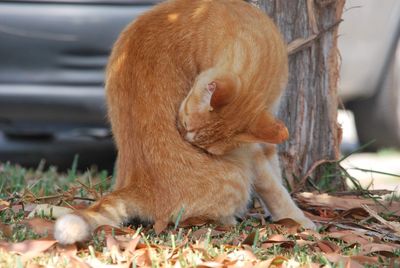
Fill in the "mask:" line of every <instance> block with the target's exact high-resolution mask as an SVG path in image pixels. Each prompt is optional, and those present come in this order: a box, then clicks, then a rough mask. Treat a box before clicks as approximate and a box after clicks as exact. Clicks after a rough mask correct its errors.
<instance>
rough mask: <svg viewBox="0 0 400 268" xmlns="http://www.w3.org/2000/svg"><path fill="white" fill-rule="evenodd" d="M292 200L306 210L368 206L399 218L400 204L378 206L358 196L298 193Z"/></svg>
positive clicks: (388, 203)
mask: <svg viewBox="0 0 400 268" xmlns="http://www.w3.org/2000/svg"><path fill="white" fill-rule="evenodd" d="M294 198H295V199H296V200H297V201H298V202H299V203H300V204H301V206H302V207H307V208H308V209H310V208H313V209H316V208H325V209H330V210H349V209H352V208H359V207H362V206H363V205H368V206H369V207H371V208H373V209H374V210H375V211H377V212H378V213H380V212H392V213H393V214H394V215H396V216H400V202H384V201H381V202H380V204H377V203H376V202H375V201H374V200H372V199H366V198H363V197H360V196H354V195H348V196H332V195H329V194H315V193H299V194H295V196H294Z"/></svg>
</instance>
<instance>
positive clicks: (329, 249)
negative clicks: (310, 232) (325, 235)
mask: <svg viewBox="0 0 400 268" xmlns="http://www.w3.org/2000/svg"><path fill="white" fill-rule="evenodd" d="M316 244H317V246H318V247H319V248H320V249H321V251H322V252H324V253H338V252H340V247H339V246H338V245H336V244H335V243H333V242H331V241H327V240H320V241H317V243H316Z"/></svg>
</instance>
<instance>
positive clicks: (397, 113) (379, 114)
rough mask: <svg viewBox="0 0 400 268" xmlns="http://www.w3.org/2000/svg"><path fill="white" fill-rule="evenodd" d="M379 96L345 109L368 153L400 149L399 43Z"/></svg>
mask: <svg viewBox="0 0 400 268" xmlns="http://www.w3.org/2000/svg"><path fill="white" fill-rule="evenodd" d="M379 85H380V86H379V89H378V90H376V93H375V94H374V95H373V96H371V97H370V98H367V99H362V100H355V101H351V102H349V103H348V104H347V105H346V108H348V109H350V110H352V111H353V113H354V117H355V122H356V128H357V133H358V138H359V141H360V144H361V145H363V144H366V143H369V142H371V141H373V140H375V142H373V143H372V144H371V145H370V146H368V148H366V149H367V150H368V149H369V150H379V149H382V148H400V42H399V43H398V45H397V49H394V52H393V53H392V55H391V57H390V64H389V65H388V68H387V69H386V70H385V71H384V72H383V75H382V80H381V83H379Z"/></svg>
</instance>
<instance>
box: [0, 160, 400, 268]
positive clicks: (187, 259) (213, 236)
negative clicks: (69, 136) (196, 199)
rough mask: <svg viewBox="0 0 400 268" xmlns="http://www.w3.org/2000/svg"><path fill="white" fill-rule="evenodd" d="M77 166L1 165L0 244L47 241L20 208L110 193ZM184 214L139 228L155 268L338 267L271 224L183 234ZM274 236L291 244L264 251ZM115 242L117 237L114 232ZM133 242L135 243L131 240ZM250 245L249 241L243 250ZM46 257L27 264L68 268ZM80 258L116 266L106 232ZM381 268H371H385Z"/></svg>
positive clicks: (10, 262)
mask: <svg viewBox="0 0 400 268" xmlns="http://www.w3.org/2000/svg"><path fill="white" fill-rule="evenodd" d="M77 161H78V157H76V158H75V159H74V161H73V163H72V165H71V168H70V169H69V171H68V172H67V173H66V174H62V173H58V172H57V169H56V168H55V167H50V168H49V169H47V170H44V168H43V167H44V165H43V164H40V165H39V166H38V168H36V169H26V168H23V167H20V166H18V165H10V164H7V163H6V164H3V165H1V164H0V190H1V191H0V198H1V199H2V200H5V201H7V202H9V203H11V204H12V206H13V208H14V209H3V210H0V223H3V224H7V225H8V226H11V227H12V228H11V234H8V235H7V236H6V235H5V234H4V233H2V232H1V231H0V240H5V241H9V242H21V241H24V240H34V239H38V238H41V237H43V236H45V235H38V234H36V233H34V232H33V231H32V230H30V229H29V228H27V227H26V225H24V224H21V222H22V221H23V220H24V219H25V218H26V214H24V212H23V210H19V209H18V206H22V205H23V204H27V203H52V204H55V205H65V204H67V203H68V204H69V205H76V204H78V203H80V202H83V201H84V202H86V201H90V200H91V199H95V197H94V196H93V195H94V193H93V191H94V192H96V193H97V194H98V195H99V196H101V195H102V194H103V193H105V192H107V191H109V190H110V186H111V183H112V178H111V177H110V176H109V174H108V173H107V172H106V171H100V172H98V171H96V170H87V171H85V172H79V171H78V170H77ZM330 172H338V170H337V168H335V167H334V166H333V165H332V169H327V172H326V177H324V178H323V180H322V182H321V184H318V185H316V186H317V187H321V188H326V187H325V185H324V180H326V181H327V182H328V180H330V179H331V178H333V175H336V174H333V175H332V174H330ZM343 172H344V171H343ZM363 193H364V192H363ZM397 198H398V197H397V196H396V197H393V202H395V201H396V200H397ZM183 213H184V209H183V208H182V210H181V212H179V215H177V217H176V222H175V225H174V226H171V227H170V229H168V231H167V232H163V233H161V234H160V235H156V233H155V231H154V230H153V229H152V228H149V227H146V228H145V227H143V228H142V227H139V228H138V229H137V230H136V234H135V235H138V234H140V236H141V240H140V243H142V245H144V246H145V247H148V248H151V249H152V250H151V251H149V257H150V258H151V259H152V260H153V263H156V265H155V266H154V267H157V265H159V266H163V265H164V266H168V265H169V264H168V265H167V263H168V258H170V256H172V255H174V256H175V255H176V256H177V262H179V263H180V265H181V267H193V264H194V263H195V262H196V261H198V260H200V259H209V260H213V259H215V258H217V257H219V256H228V255H229V254H234V253H235V252H237V251H238V250H239V249H245V250H247V251H250V252H251V253H252V254H254V255H255V256H256V258H257V260H260V261H261V260H268V259H271V258H273V257H276V256H283V257H284V258H286V259H288V260H290V261H292V262H295V263H297V264H299V265H306V264H311V263H317V264H319V265H326V266H327V267H340V265H338V264H333V263H331V262H330V261H329V260H328V259H327V258H326V256H325V255H324V254H323V253H322V252H321V251H320V250H319V251H316V250H315V245H313V246H310V245H307V244H304V245H302V246H301V245H300V244H298V243H297V241H298V240H299V237H298V236H296V235H294V234H289V233H286V231H282V230H281V229H276V228H275V229H274V228H270V226H272V225H270V224H268V223H267V224H266V225H263V223H262V221H261V219H258V218H255V217H248V218H246V219H244V220H242V221H240V222H239V223H238V224H237V225H236V226H234V227H232V228H231V229H229V230H228V229H219V228H222V227H219V226H216V225H213V224H208V225H204V226H195V227H191V228H181V227H179V224H180V219H181V216H182V214H183ZM37 216H39V217H42V218H45V219H50V218H51V217H49V216H47V215H37ZM384 217H385V218H386V219H388V220H393V218H392V217H393V216H392V215H385V216H384ZM0 227H1V226H0ZM0 230H1V229H0ZM218 230H221V231H218ZM326 232H328V227H327V225H323V226H322V227H321V228H320V229H319V231H318V233H319V234H321V235H322V234H324V233H326ZM135 235H133V237H134V236H135ZM272 235H283V236H284V237H285V239H287V240H289V241H291V243H288V245H286V246H282V245H281V244H279V243H277V244H273V245H272V246H266V244H267V242H268V241H269V239H270V237H271V236H272ZM112 236H113V237H114V238H115V237H116V236H115V232H114V231H113V232H112ZM128 236H129V235H128ZM130 236H131V237H132V234H131V235H130ZM250 236H253V238H252V239H248V237H250ZM246 239H247V240H249V241H247V242H246V245H244V244H243V243H244V241H246ZM302 239H305V240H306V241H309V242H313V243H314V242H317V241H318V239H317V238H316V237H315V236H313V235H309V237H303V238H302ZM323 239H327V238H323ZM327 240H328V241H330V242H332V243H334V244H335V245H337V246H338V247H339V248H340V252H341V254H343V255H344V256H354V255H358V254H360V247H359V246H357V245H356V246H354V245H352V246H349V245H348V244H346V243H345V242H343V241H342V240H335V239H327ZM196 247H199V248H201V250H193V248H196ZM394 254H395V255H396V256H397V257H398V256H400V250H399V251H396V252H395V253H394ZM46 256H47V257H43V256H42V257H40V258H35V259H31V260H29V262H32V263H36V264H42V265H49V266H54V267H67V266H68V263H69V261H68V260H67V259H65V258H63V257H62V256H59V255H54V254H53V255H52V254H48V255H46ZM78 256H79V257H80V258H81V259H82V260H85V261H88V262H89V263H90V261H93V260H97V261H99V260H100V261H101V262H102V263H103V264H115V260H113V258H112V254H111V253H110V250H109V249H108V248H107V234H106V233H105V232H104V231H100V232H98V233H96V234H95V235H94V236H93V238H92V239H91V240H90V241H89V242H88V243H87V244H85V245H84V250H80V251H79V252H78ZM23 264H24V265H25V264H26V263H22V259H21V258H20V257H18V256H17V255H15V254H9V253H4V252H2V251H1V250H0V267H19V266H20V267H22V266H23ZM386 264H388V260H387V259H382V263H380V264H379V265H386ZM379 265H378V266H371V267H381V266H379ZM94 266H96V265H94ZM133 267H135V265H133Z"/></svg>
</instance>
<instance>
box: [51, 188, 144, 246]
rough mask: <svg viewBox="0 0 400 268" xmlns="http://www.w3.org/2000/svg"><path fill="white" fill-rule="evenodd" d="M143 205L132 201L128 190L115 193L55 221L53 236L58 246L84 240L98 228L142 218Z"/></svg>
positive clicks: (132, 194) (135, 200)
mask: <svg viewBox="0 0 400 268" xmlns="http://www.w3.org/2000/svg"><path fill="white" fill-rule="evenodd" d="M143 208H144V206H143V204H142V205H141V204H140V199H139V198H135V193H132V188H129V187H126V188H122V189H119V190H116V191H114V192H112V193H110V194H109V195H107V196H104V197H103V198H102V199H100V200H99V201H97V202H96V203H94V204H93V205H91V206H90V207H89V208H87V209H84V210H77V211H76V212H74V213H71V214H67V215H64V216H62V217H60V218H59V219H57V221H56V224H55V228H54V237H55V238H56V239H57V240H58V241H59V243H61V244H72V243H75V242H78V241H85V240H87V239H88V238H89V237H90V236H91V233H92V232H93V231H94V230H95V229H96V228H97V227H99V226H101V225H110V226H115V227H118V226H120V225H121V224H122V223H124V222H126V221H127V220H128V219H129V218H133V217H139V216H141V215H142V211H143Z"/></svg>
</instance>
